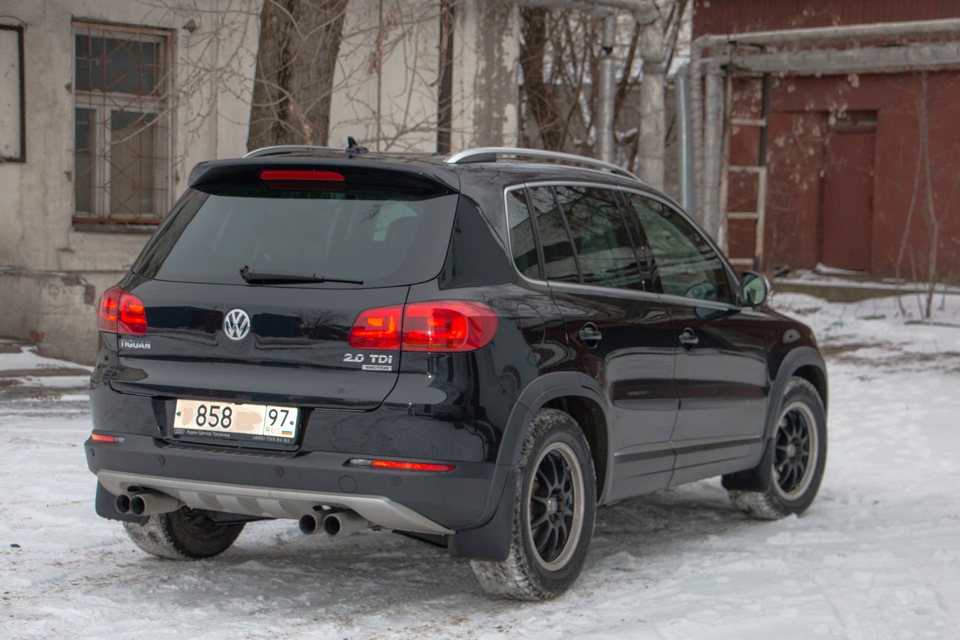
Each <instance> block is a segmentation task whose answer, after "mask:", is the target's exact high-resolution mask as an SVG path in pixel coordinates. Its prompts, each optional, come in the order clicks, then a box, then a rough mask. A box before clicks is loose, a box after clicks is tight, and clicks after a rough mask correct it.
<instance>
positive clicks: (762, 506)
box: [729, 378, 827, 520]
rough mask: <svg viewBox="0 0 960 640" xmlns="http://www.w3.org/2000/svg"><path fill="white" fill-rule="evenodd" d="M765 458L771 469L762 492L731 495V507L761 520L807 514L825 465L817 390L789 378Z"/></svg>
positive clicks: (823, 413) (824, 426) (823, 417)
mask: <svg viewBox="0 0 960 640" xmlns="http://www.w3.org/2000/svg"><path fill="white" fill-rule="evenodd" d="M770 446H772V447H773V449H772V451H771V452H769V453H768V455H767V456H765V457H764V462H763V464H769V465H771V466H770V469H769V476H770V482H769V486H768V487H767V489H766V490H765V491H733V490H732V491H730V492H729V493H730V499H731V500H732V502H733V504H734V506H735V507H737V508H738V509H740V510H741V511H743V512H744V513H746V514H747V515H749V516H751V517H753V518H757V519H760V520H776V519H778V518H782V517H784V516H788V515H790V514H801V513H803V512H804V511H806V510H807V508H808V507H809V506H810V504H811V503H812V502H813V499H814V498H815V497H816V496H817V491H818V490H819V489H820V482H821V480H822V479H823V472H824V468H825V467H826V463H827V418H826V411H825V410H824V408H823V402H822V401H821V399H820V394H818V393H817V390H816V388H815V387H814V386H813V385H812V384H810V383H809V382H808V381H806V380H804V379H803V378H791V380H790V382H789V383H787V388H786V390H785V391H784V394H783V401H782V402H781V408H780V414H779V417H778V419H777V426H776V431H775V432H774V435H773V442H771V444H770Z"/></svg>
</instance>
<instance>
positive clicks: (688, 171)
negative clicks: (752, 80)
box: [676, 65, 694, 211]
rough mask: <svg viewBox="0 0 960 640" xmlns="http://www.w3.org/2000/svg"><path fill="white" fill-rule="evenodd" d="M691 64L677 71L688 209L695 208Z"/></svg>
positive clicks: (683, 189) (683, 201) (681, 166)
mask: <svg viewBox="0 0 960 640" xmlns="http://www.w3.org/2000/svg"><path fill="white" fill-rule="evenodd" d="M689 72H690V66H689V65H685V66H684V67H683V68H682V69H680V72H679V73H677V76H676V78H677V86H676V92H677V142H678V144H677V147H678V149H679V153H678V156H677V161H678V163H679V175H680V204H681V205H683V208H684V209H686V210H687V211H690V210H692V209H693V198H694V189H693V178H694V174H693V139H692V136H691V135H690V128H691V122H690V81H689V78H688V76H687V74H688V73H689Z"/></svg>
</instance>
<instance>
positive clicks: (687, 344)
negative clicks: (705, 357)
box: [680, 327, 700, 349]
mask: <svg viewBox="0 0 960 640" xmlns="http://www.w3.org/2000/svg"><path fill="white" fill-rule="evenodd" d="M680 344H682V345H683V347H684V348H685V349H692V348H693V347H695V346H697V345H698V344H700V338H699V337H697V334H696V333H694V331H693V329H691V328H690V327H687V328H686V329H684V330H683V331H681V332H680Z"/></svg>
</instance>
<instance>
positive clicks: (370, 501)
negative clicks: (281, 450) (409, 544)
mask: <svg viewBox="0 0 960 640" xmlns="http://www.w3.org/2000/svg"><path fill="white" fill-rule="evenodd" d="M97 479H98V480H99V482H100V484H101V485H103V487H104V488H105V489H106V490H107V491H109V492H110V493H112V494H114V495H119V494H121V493H127V492H130V491H131V490H133V491H136V490H137V489H138V488H142V489H152V490H154V491H159V492H161V493H165V494H167V495H170V496H173V497H174V498H176V499H177V500H179V501H180V502H182V503H184V504H185V505H187V506H188V507H191V508H193V509H209V510H211V511H222V512H224V513H239V514H243V515H248V516H263V517H267V518H300V516H303V515H307V514H315V513H316V507H317V506H319V505H325V506H329V507H339V508H341V509H350V510H352V511H355V512H357V513H358V514H359V515H361V516H363V517H364V518H366V519H367V520H369V521H370V522H372V523H373V524H377V525H380V526H381V527H386V528H388V529H398V530H401V531H413V532H418V533H431V534H436V535H450V534H452V533H454V532H453V531H452V530H450V529H447V528H446V527H444V526H442V525H439V524H437V523H436V522H433V521H431V520H429V519H427V518H424V517H423V516H421V515H420V514H419V513H417V512H416V511H413V510H411V509H408V508H407V507H405V506H403V505H402V504H397V503H396V502H394V501H393V500H390V499H389V498H385V497H383V496H365V495H345V494H342V493H324V492H322V491H297V490H294V489H270V488H265V487H251V486H249V485H237V484H223V483H218V482H202V481H196V480H183V479H180V478H164V477H159V476H145V475H140V474H136V473H126V472H123V471H110V470H106V469H105V470H102V471H100V472H99V473H97Z"/></svg>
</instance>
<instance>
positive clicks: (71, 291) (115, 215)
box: [0, 0, 519, 362]
mask: <svg viewBox="0 0 960 640" xmlns="http://www.w3.org/2000/svg"><path fill="white" fill-rule="evenodd" d="M260 5H261V1H260V0H81V1H71V0H0V336H9V337H16V338H21V339H29V340H33V341H34V342H36V343H37V344H38V345H39V347H40V350H41V352H42V353H44V354H46V355H49V356H53V357H62V358H67V359H71V360H76V361H80V362H90V361H91V360H92V359H93V357H94V353H95V346H96V305H97V301H98V299H99V296H100V294H101V293H102V292H103V291H104V290H105V289H106V288H108V287H109V286H111V285H112V284H115V283H116V282H117V281H118V280H119V279H120V278H121V277H122V276H123V274H124V273H125V272H126V270H127V269H128V268H129V267H130V265H131V263H132V262H133V260H134V258H135V257H136V255H137V253H138V252H139V251H140V249H141V247H142V246H143V244H144V243H145V242H146V240H147V239H148V238H149V234H150V233H151V232H152V231H153V230H154V229H155V228H156V226H157V224H158V223H159V222H160V220H162V218H163V216H164V215H165V213H166V212H167V210H168V209H169V207H170V206H171V204H172V203H173V202H174V201H175V199H176V198H177V197H178V196H179V194H180V193H181V192H182V191H183V190H184V189H185V187H186V177H187V175H188V174H189V171H190V168H191V167H193V165H194V164H196V163H197V162H199V161H201V160H207V159H212V158H224V157H235V156H239V155H242V154H244V153H245V152H246V141H247V129H248V123H249V117H250V101H251V95H252V87H253V76H254V69H255V61H256V51H257V37H258V29H259V10H260ZM451 6H452V7H453V9H452V13H451V12H450V7H451ZM445 9H446V11H447V12H446V13H445V11H444V10H445ZM347 11H348V14H347V16H346V21H345V24H344V41H343V44H342V46H341V53H340V56H339V63H338V70H337V76H336V79H335V82H334V90H333V102H332V114H331V116H332V117H331V133H330V144H331V146H341V145H345V144H346V137H347V135H351V136H353V137H354V138H356V139H357V140H359V141H360V142H361V144H364V145H365V146H367V147H369V148H370V149H374V150H375V149H379V150H383V151H436V150H437V149H438V144H439V146H440V147H444V146H449V147H451V148H453V149H461V148H465V147H469V146H478V145H514V144H516V140H517V128H518V125H517V112H516V104H517V98H516V96H517V85H518V76H517V64H516V60H517V56H518V51H519V45H518V32H519V27H518V19H517V10H516V7H514V6H512V3H509V2H502V3H501V2H492V3H489V2H483V0H468V1H466V2H455V3H452V4H451V3H449V2H441V0H412V1H404V2H399V1H398V0H351V2H350V3H349V5H348V9H347ZM445 15H446V17H447V19H448V22H447V23H446V24H447V25H448V26H447V27H446V28H447V29H449V28H450V26H449V25H452V28H453V29H454V31H453V37H452V38H442V36H443V35H444V33H443V32H444V28H443V27H442V25H441V21H442V19H443V18H444V16H445ZM448 35H449V34H448ZM441 40H443V42H445V43H451V44H452V47H453V49H452V53H451V54H450V55H448V57H446V58H443V57H442V56H444V55H445V52H446V51H447V48H445V47H444V46H441V44H442V42H441ZM444 59H446V60H447V61H448V62H449V63H450V64H449V65H448V66H449V68H450V69H452V81H451V82H448V83H447V84H446V87H447V88H446V95H447V99H448V104H449V105H450V107H449V108H448V110H447V114H448V115H447V119H446V120H444V121H442V122H444V123H445V124H444V126H445V128H446V129H447V130H448V132H449V133H448V137H447V138H446V139H445V140H442V141H440V142H438V140H439V138H438V134H437V129H438V126H440V125H439V124H438V123H440V122H441V120H439V118H440V111H441V109H440V107H439V106H438V105H439V102H438V95H439V94H438V92H439V89H438V87H439V86H440V84H441V83H440V82H439V80H440V75H441V61H442V60H444Z"/></svg>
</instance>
